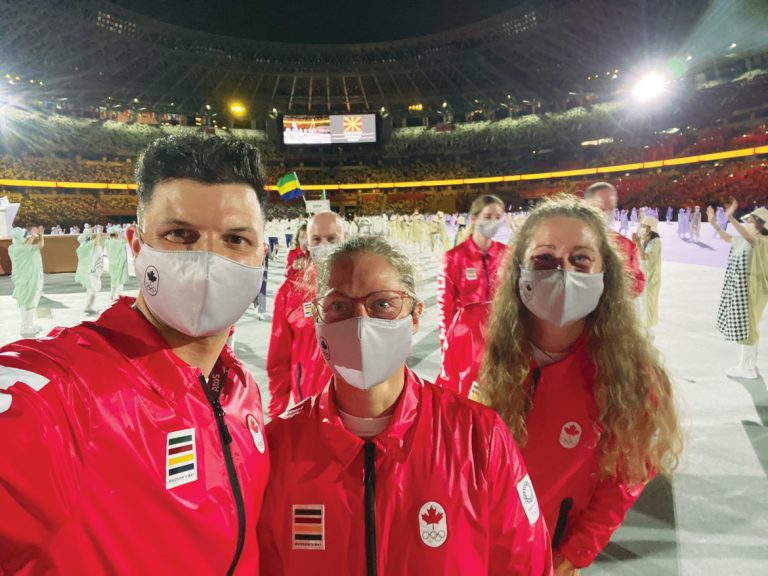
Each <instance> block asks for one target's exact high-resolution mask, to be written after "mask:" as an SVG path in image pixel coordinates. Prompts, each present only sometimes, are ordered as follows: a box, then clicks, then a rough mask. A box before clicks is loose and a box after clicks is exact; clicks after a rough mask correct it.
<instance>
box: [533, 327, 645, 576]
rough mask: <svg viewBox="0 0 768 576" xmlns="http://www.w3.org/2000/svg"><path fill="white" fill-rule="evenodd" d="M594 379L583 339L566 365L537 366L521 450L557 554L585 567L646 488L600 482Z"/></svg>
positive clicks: (566, 359) (562, 363) (564, 361)
mask: <svg viewBox="0 0 768 576" xmlns="http://www.w3.org/2000/svg"><path fill="white" fill-rule="evenodd" d="M594 375H595V368H594V365H593V364H592V361H591V359H590V358H589V354H588V352H587V350H586V347H585V344H584V341H583V339H582V340H580V341H579V342H578V343H577V345H576V347H575V349H574V350H573V352H571V354H569V355H568V356H567V357H565V358H564V359H563V360H561V361H560V362H556V363H554V364H550V365H548V366H544V367H543V368H538V367H536V365H535V364H532V365H531V375H530V376H529V380H528V383H527V384H528V386H532V387H533V388H534V391H533V397H532V399H533V408H532V409H531V411H530V412H529V414H528V417H527V419H526V427H527V430H528V442H527V444H526V445H525V446H524V447H523V448H522V449H521V451H522V454H523V458H524V459H525V463H526V465H527V466H528V470H529V472H530V475H531V480H533V485H534V486H535V487H536V494H537V495H538V497H539V502H540V503H541V508H542V510H543V511H544V518H545V519H546V521H547V527H548V528H549V531H550V532H551V533H552V535H553V539H554V547H555V548H556V549H559V550H560V552H562V553H563V554H564V555H565V557H566V558H567V559H568V560H570V561H571V563H572V564H573V565H574V566H577V567H580V568H581V567H585V566H588V565H589V564H590V563H591V562H592V560H593V559H594V558H595V556H597V554H598V553H599V552H600V551H601V550H602V549H603V548H604V547H605V545H606V544H608V541H609V540H610V538H611V535H612V534H613V532H614V531H615V530H616V528H618V527H619V525H620V524H621V523H622V521H623V520H624V517H625V516H626V514H627V511H628V510H629V509H630V508H631V507H632V504H634V502H635V500H637V498H638V497H639V496H640V493H641V492H642V488H643V487H642V486H640V487H637V488H634V489H629V488H627V487H626V486H625V485H623V484H622V483H621V482H619V481H618V480H616V479H615V478H604V479H601V478H600V467H599V456H600V454H599V452H598V450H597V445H598V441H599V439H600V431H601V429H600V426H599V424H598V421H599V411H598V408H597V404H596V403H595V395H594V390H593V388H592V382H593V380H594Z"/></svg>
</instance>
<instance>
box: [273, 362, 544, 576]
mask: <svg viewBox="0 0 768 576" xmlns="http://www.w3.org/2000/svg"><path fill="white" fill-rule="evenodd" d="M267 436H268V439H269V445H270V451H271V457H272V477H271V478H270V483H269V486H268V488H267V494H266V496H265V501H264V508H263V513H262V517H261V522H260V524H259V542H260V544H261V546H262V548H261V559H262V563H261V568H262V574H268V575H269V576H280V575H297V576H306V575H307V574H333V575H334V576H345V575H349V576H364V575H366V574H371V573H372V566H370V565H367V561H370V562H371V563H372V564H375V566H376V567H377V569H378V574H382V575H395V574H397V575H400V574H402V575H415V574H423V575H425V576H426V575H428V574H440V575H441V576H452V575H456V576H458V575H469V574H471V575H472V576H478V575H483V574H494V575H495V574H498V575H505V576H507V575H512V574H526V575H527V574H537V575H538V574H550V573H551V570H552V566H551V550H550V544H549V536H548V532H547V530H546V527H545V525H544V522H543V517H542V516H541V515H540V513H539V506H538V503H537V501H536V494H535V492H534V490H533V486H532V485H531V482H530V479H529V478H528V475H527V473H526V469H525V465H524V464H523V461H522V459H521V458H520V454H519V452H518V450H517V447H516V446H515V444H514V442H513V441H512V438H511V436H510V434H509V431H508V430H507V428H506V426H505V425H504V423H503V422H502V421H501V419H500V418H499V416H497V415H496V414H495V413H493V412H492V411H490V410H488V409H487V408H485V407H483V406H481V405H479V404H476V403H474V402H470V401H467V400H464V399H462V398H460V397H458V396H457V395H455V394H453V393H451V392H448V391H446V390H443V389H441V388H437V387H435V386H432V385H431V384H429V383H424V382H422V381H421V380H420V379H419V378H418V377H417V376H416V375H415V374H414V373H413V372H411V371H410V370H409V369H407V368H406V384H405V389H404V390H403V393H402V395H401V397H400V400H399V401H398V405H397V406H396V408H395V412H394V413H393V416H392V420H391V422H390V423H389V426H388V427H387V429H386V430H385V431H384V432H382V433H381V434H379V435H378V436H376V437H375V438H373V439H372V440H370V441H364V440H363V439H361V438H359V437H358V436H355V435H354V434H352V433H351V432H349V431H347V430H346V428H344V425H343V423H342V422H341V418H340V416H339V412H338V408H337V406H336V403H335V400H334V394H333V389H332V385H328V386H327V387H326V388H325V390H324V391H323V393H322V394H321V395H320V396H317V397H314V398H311V399H308V400H306V401H304V402H303V403H301V404H299V405H298V406H296V407H295V408H294V409H292V410H290V411H289V412H287V413H285V414H283V416H281V417H280V418H278V419H277V420H273V421H272V422H270V423H269V425H268V426H267Z"/></svg>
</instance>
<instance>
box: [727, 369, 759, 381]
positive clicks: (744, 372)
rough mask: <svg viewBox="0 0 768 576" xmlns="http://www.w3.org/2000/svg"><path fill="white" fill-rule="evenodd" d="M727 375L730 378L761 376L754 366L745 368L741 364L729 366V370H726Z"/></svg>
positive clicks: (753, 378) (747, 378) (750, 378)
mask: <svg viewBox="0 0 768 576" xmlns="http://www.w3.org/2000/svg"><path fill="white" fill-rule="evenodd" d="M725 375H726V376H728V377H730V378H741V379H742V380H755V379H756V378H759V376H758V374H757V370H755V369H754V368H743V367H741V366H734V367H733V368H728V370H726V371H725Z"/></svg>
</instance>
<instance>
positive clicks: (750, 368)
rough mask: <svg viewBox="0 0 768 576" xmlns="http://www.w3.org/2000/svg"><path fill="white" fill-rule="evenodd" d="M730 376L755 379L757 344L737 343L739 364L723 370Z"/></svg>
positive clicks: (756, 376) (757, 376)
mask: <svg viewBox="0 0 768 576" xmlns="http://www.w3.org/2000/svg"><path fill="white" fill-rule="evenodd" d="M725 374H726V376H729V377H731V378H743V379H744V380H755V379H757V378H759V377H760V376H759V375H758V373H757V344H739V365H738V366H734V367H733V368H729V369H728V370H726V371H725Z"/></svg>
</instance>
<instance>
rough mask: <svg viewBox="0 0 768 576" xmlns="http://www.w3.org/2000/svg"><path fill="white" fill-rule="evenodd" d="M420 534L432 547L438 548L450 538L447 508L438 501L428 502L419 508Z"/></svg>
mask: <svg viewBox="0 0 768 576" xmlns="http://www.w3.org/2000/svg"><path fill="white" fill-rule="evenodd" d="M419 536H421V541H422V542H424V544H426V545H427V546H429V547H430V548H437V547H439V546H441V545H442V544H443V542H445V541H446V540H447V539H448V522H447V519H446V515H445V509H444V508H443V507H442V506H441V505H440V504H438V503H437V502H434V501H431V502H427V503H426V504H424V505H423V506H422V507H421V509H420V510H419Z"/></svg>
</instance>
